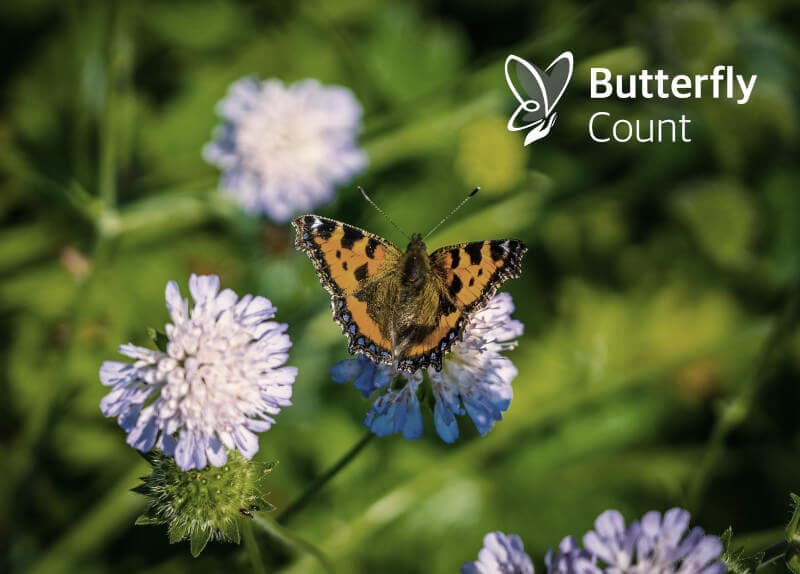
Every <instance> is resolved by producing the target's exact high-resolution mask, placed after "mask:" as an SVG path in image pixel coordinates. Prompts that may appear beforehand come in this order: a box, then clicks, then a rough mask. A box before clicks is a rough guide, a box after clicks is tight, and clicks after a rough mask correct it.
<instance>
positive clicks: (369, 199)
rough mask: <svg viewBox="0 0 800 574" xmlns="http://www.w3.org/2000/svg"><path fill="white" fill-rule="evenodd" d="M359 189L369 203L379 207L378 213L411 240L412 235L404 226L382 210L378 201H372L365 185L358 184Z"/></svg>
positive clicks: (376, 207)
mask: <svg viewBox="0 0 800 574" xmlns="http://www.w3.org/2000/svg"><path fill="white" fill-rule="evenodd" d="M358 191H360V192H361V195H363V196H364V199H366V200H367V201H368V202H369V204H370V205H371V206H372V207H374V208H375V209H377V210H378V213H380V214H381V215H383V216H384V217H385V218H386V221H388V222H389V223H391V224H392V225H393V226H394V228H395V229H396V230H397V231H399V232H400V233H402V234H403V235H404V236H405V238H406V239H408V240H409V241H410V240H411V236H409V235H408V233H406V232H405V231H404V230H403V228H402V227H400V226H399V225H397V224H396V223H395V222H394V220H393V219H392V218H391V217H389V216H388V215H387V214H386V212H385V211H384V210H382V209H381V208H380V207H378V204H377V203H375V202H374V201H372V198H371V197H370V196H368V195H367V192H366V191H364V188H363V187H361V186H360V185H359V186H358Z"/></svg>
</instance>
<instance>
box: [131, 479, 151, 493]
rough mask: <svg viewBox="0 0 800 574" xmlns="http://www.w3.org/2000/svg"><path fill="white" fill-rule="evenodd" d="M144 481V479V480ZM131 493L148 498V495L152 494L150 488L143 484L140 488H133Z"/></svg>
mask: <svg viewBox="0 0 800 574" xmlns="http://www.w3.org/2000/svg"><path fill="white" fill-rule="evenodd" d="M142 480H144V478H142ZM131 492H135V493H136V494H143V495H145V496H147V495H148V494H150V487H149V486H147V485H146V484H144V483H142V484H140V485H138V486H134V487H133V488H131Z"/></svg>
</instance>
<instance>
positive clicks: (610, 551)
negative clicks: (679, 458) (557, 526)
mask: <svg viewBox="0 0 800 574" xmlns="http://www.w3.org/2000/svg"><path fill="white" fill-rule="evenodd" d="M688 528H689V513H688V512H687V511H686V510H683V509H681V508H672V509H670V510H668V511H666V512H665V513H664V514H663V515H662V514H661V513H660V512H656V511H652V512H648V513H647V514H645V515H644V516H643V517H642V520H641V521H638V522H633V523H631V525H630V526H626V525H625V519H624V518H623V517H622V514H620V513H619V512H617V511H616V510H606V511H605V512H603V513H602V514H601V515H600V516H598V517H597V519H596V520H595V523H594V530H591V531H589V532H588V533H586V535H585V536H584V537H583V546H584V550H581V549H580V548H578V546H577V544H575V541H574V540H573V539H572V538H571V537H570V538H565V539H564V540H563V541H562V543H561V545H560V546H559V549H558V551H557V552H556V553H553V552H552V551H550V552H548V554H547V567H548V572H549V573H550V574H573V573H575V574H722V573H724V572H725V565H724V563H723V562H722V561H721V560H720V555H721V554H722V550H723V548H722V542H721V541H720V539H719V538H718V537H716V536H712V535H707V534H705V532H704V531H703V529H702V528H700V527H697V526H696V527H694V528H692V529H691V530H688ZM687 530H688V532H687Z"/></svg>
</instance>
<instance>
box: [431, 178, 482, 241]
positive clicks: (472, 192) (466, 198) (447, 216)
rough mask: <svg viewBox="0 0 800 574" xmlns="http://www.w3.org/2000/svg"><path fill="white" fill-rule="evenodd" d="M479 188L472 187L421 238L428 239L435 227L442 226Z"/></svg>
mask: <svg viewBox="0 0 800 574" xmlns="http://www.w3.org/2000/svg"><path fill="white" fill-rule="evenodd" d="M480 190H481V188H480V187H476V188H475V189H473V190H472V191H470V192H469V195H468V196H467V197H465V198H464V199H462V200H461V203H459V204H458V205H456V206H455V208H453V210H452V211H451V212H450V213H448V214H447V215H445V216H444V217H443V218H442V220H441V221H440V222H439V223H437V224H436V225H434V226H433V229H431V230H430V231H429V232H428V233H426V234H425V237H423V238H422V239H423V240H425V239H428V237H430V236H431V234H432V233H433V232H434V231H436V230H437V229H439V228H440V227H441V226H442V224H443V223H444V222H445V221H447V220H448V219H450V218H451V217H452V216H453V215H454V214H455V212H456V211H458V210H459V209H461V208H462V207H464V204H465V203H467V202H468V201H469V200H470V199H472V198H473V197H474V196H475V194H476V193H478V192H479V191H480Z"/></svg>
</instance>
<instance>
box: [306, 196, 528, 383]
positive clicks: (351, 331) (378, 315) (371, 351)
mask: <svg viewBox="0 0 800 574" xmlns="http://www.w3.org/2000/svg"><path fill="white" fill-rule="evenodd" d="M476 191H477V190H476ZM362 193H363V192H362ZM474 193H475V192H473V195H474ZM462 205H463V202H462ZM443 221H444V220H443ZM292 225H293V226H294V230H295V246H296V247H297V249H298V250H300V251H303V252H305V253H306V254H307V255H308V256H309V257H310V258H311V261H312V263H313V264H314V268H315V269H316V271H317V275H318V276H319V279H320V282H321V283H322V286H323V287H324V288H325V290H326V291H328V294H329V295H330V296H331V309H332V311H333V318H334V320H335V321H336V322H337V323H338V324H339V326H340V327H341V328H342V331H343V332H344V334H345V335H346V336H347V339H348V343H349V345H348V348H349V351H350V352H351V353H353V354H356V353H358V354H362V355H366V356H367V357H369V358H370V359H372V360H373V361H375V362H377V363H384V364H389V365H394V367H395V369H396V370H400V371H406V372H409V373H413V372H415V371H417V370H418V369H421V368H425V367H429V366H432V367H434V368H435V369H436V370H437V371H438V370H441V369H442V360H443V358H444V355H445V354H446V353H447V352H448V351H449V350H450V347H452V346H453V344H454V343H456V342H457V341H459V340H461V337H462V335H463V333H464V327H465V326H466V324H467V320H468V318H469V316H470V314H472V313H474V312H476V311H479V310H480V309H482V308H483V307H485V306H486V303H487V302H488V300H489V298H491V296H492V295H494V293H495V291H497V288H498V287H499V286H500V284H501V283H503V282H504V281H506V280H507V279H510V278H513V277H519V275H520V273H521V270H522V257H523V255H525V251H526V250H527V247H526V246H525V244H524V243H523V242H521V241H519V240H516V239H501V240H488V241H477V242H473V243H461V244H459V245H451V246H449V247H442V248H440V249H437V250H435V251H433V252H432V253H430V254H429V253H428V250H427V248H426V246H425V242H424V238H423V237H422V236H421V235H419V234H414V235H412V236H411V238H410V241H409V244H408V247H406V249H405V251H402V250H401V249H399V248H398V247H396V246H395V245H393V244H392V243H391V242H389V241H387V240H386V239H384V238H383V237H379V236H377V235H373V234H372V233H369V232H367V231H364V230H363V229H359V228H358V227H354V226H352V225H348V224H347V223H343V222H341V221H336V220H335V219H328V218H327V217H322V216H319V215H303V216H300V217H298V218H297V219H295V220H294V221H293V222H292ZM437 227H438V226H437ZM428 235H430V233H429V234H428Z"/></svg>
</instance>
